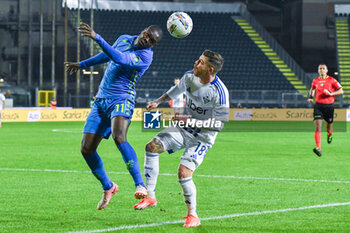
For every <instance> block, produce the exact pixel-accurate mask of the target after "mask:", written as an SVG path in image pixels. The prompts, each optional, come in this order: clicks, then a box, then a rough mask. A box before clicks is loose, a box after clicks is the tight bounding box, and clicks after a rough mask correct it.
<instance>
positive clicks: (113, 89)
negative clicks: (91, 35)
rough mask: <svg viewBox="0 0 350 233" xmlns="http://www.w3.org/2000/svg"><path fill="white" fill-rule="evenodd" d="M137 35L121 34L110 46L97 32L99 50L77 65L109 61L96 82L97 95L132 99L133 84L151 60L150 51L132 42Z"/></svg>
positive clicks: (92, 64) (83, 66)
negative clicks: (97, 85)
mask: <svg viewBox="0 0 350 233" xmlns="http://www.w3.org/2000/svg"><path fill="white" fill-rule="evenodd" d="M136 37H137V36H130V35H122V36H120V37H119V38H118V39H117V40H116V42H115V43H114V44H113V46H111V45H109V44H108V43H107V42H106V41H105V40H104V39H103V38H102V37H101V36H100V35H98V34H96V37H95V39H94V40H95V41H96V42H97V43H98V44H99V46H100V47H101V48H102V51H103V52H101V53H99V54H97V55H96V56H94V57H91V58H89V59H87V60H84V61H81V62H79V66H80V67H81V68H85V67H89V66H94V65H99V64H102V63H106V62H109V64H108V66H107V69H106V71H105V73H104V75H103V79H102V81H101V83H100V87H99V90H98V93H97V95H96V97H97V98H121V99H126V98H128V99H130V100H132V101H134V99H135V95H136V92H135V86H136V83H137V82H138V80H139V79H140V78H141V76H142V75H143V73H144V72H145V71H146V70H147V69H148V67H149V66H150V65H151V63H152V59H153V50H152V49H151V48H147V49H139V48H138V47H137V46H135V45H134V44H133V42H134V40H135V38H136Z"/></svg>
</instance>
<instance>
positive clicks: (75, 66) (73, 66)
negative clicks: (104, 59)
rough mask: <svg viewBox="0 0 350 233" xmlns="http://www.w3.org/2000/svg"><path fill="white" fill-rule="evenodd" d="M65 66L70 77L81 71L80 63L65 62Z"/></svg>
mask: <svg viewBox="0 0 350 233" xmlns="http://www.w3.org/2000/svg"><path fill="white" fill-rule="evenodd" d="M64 66H65V67H66V72H67V73H69V74H70V75H72V74H74V73H75V72H77V71H78V70H79V69H80V66H79V63H78V62H69V61H67V62H65V63H64Z"/></svg>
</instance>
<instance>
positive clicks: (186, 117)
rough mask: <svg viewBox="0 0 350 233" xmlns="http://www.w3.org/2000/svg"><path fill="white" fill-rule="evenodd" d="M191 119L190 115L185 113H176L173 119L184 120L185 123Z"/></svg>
mask: <svg viewBox="0 0 350 233" xmlns="http://www.w3.org/2000/svg"><path fill="white" fill-rule="evenodd" d="M188 119H190V117H189V116H187V115H186V114H183V113H178V112H177V113H175V116H173V118H172V120H173V121H183V122H184V123H186V122H187V120H188Z"/></svg>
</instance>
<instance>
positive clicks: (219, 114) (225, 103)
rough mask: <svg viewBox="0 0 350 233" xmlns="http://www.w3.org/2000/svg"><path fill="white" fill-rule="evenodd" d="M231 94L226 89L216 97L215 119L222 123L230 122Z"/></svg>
mask: <svg viewBox="0 0 350 233" xmlns="http://www.w3.org/2000/svg"><path fill="white" fill-rule="evenodd" d="M229 99H230V98H229V92H228V91H227V89H226V88H223V89H222V92H220V91H219V92H218V93H217V94H216V95H215V96H214V109H213V118H215V119H217V120H220V121H222V122H227V121H229V113H230V103H229Z"/></svg>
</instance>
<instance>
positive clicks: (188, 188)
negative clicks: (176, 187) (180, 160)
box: [177, 164, 201, 227]
mask: <svg viewBox="0 0 350 233" xmlns="http://www.w3.org/2000/svg"><path fill="white" fill-rule="evenodd" d="M192 175H193V171H192V170H191V169H189V168H187V167H186V166H184V165H182V164H180V165H179V168H178V170H177V176H178V178H179V183H180V186H181V188H182V191H183V196H184V199H185V203H186V206H187V216H186V217H184V218H185V219H186V221H185V224H184V227H197V226H199V225H200V224H201V223H200V220H199V218H198V215H197V211H196V207H197V198H196V195H197V190H196V186H195V184H194V183H193V180H192Z"/></svg>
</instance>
